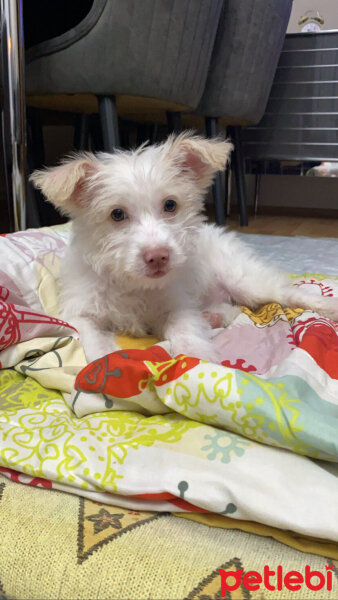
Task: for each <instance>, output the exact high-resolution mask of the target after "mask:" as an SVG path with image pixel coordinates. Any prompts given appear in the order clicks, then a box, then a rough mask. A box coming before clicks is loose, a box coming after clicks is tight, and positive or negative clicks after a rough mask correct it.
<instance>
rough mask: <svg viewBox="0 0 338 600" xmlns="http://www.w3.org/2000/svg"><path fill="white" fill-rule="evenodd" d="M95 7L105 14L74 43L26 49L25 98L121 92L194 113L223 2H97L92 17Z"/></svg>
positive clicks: (65, 39)
mask: <svg viewBox="0 0 338 600" xmlns="http://www.w3.org/2000/svg"><path fill="white" fill-rule="evenodd" d="M97 3H98V4H99V5H101V6H102V5H104V6H103V10H102V12H101V14H100V15H99V18H98V19H97V20H96V22H95V23H94V24H93V26H92V27H91V28H90V29H89V30H84V32H83V35H82V36H80V37H79V36H78V29H79V26H78V27H77V28H74V39H73V40H71V32H67V33H66V34H65V36H66V37H65V36H59V37H58V38H56V39H55V40H54V41H53V40H49V41H47V42H46V43H45V45H44V44H40V45H39V48H37V49H35V50H34V48H32V49H31V50H30V57H32V56H33V57H34V60H32V62H30V63H29V64H28V65H27V69H26V89H27V93H28V94H30V95H37V94H64V93H70V94H73V93H85V94H86V93H92V94H95V95H113V94H126V95H135V96H146V97H151V98H159V99H163V100H168V101H171V102H176V103H178V104H182V105H186V106H187V107H192V108H195V107H196V106H197V104H198V101H199V99H200V97H201V95H202V93H203V90H204V86H205V81H206V77H207V73H208V68H209V63H210V58H211V53H212V49H213V46H214V40H215V36H216V32H217V27H218V22H219V16H220V13H221V9H222V5H223V1H222V0H212V1H210V0H179V1H175V2H172V1H168V0H108V1H106V0H95V1H94V4H93V8H92V11H91V13H93V11H95V5H96V4H97ZM70 8H71V3H70ZM91 13H90V14H91ZM90 14H89V15H88V18H89V17H90ZM54 43H55V49H54V51H53V44H54ZM46 47H47V50H48V52H47V53H46ZM46 54H47V55H46Z"/></svg>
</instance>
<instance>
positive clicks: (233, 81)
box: [196, 0, 292, 225]
mask: <svg viewBox="0 0 338 600" xmlns="http://www.w3.org/2000/svg"><path fill="white" fill-rule="evenodd" d="M291 6H292V0H250V1H248V0H225V2H224V5H223V10H222V13H221V17H220V21H219V27H218V31H217V36H216V40H215V46H214V50H213V54H212V58H211V64H210V68H209V74H208V78H207V82H206V87H205V90H204V93H203V96H202V98H201V100H200V103H199V105H198V108H197V110H196V112H197V113H198V114H201V115H204V116H205V117H206V128H207V132H208V134H209V135H215V134H217V132H218V124H219V123H221V124H222V125H223V126H226V127H227V126H231V129H230V132H231V134H232V136H233V141H234V148H235V150H234V157H233V162H234V172H235V178H236V184H237V185H236V187H237V196H238V199H239V206H240V218H241V224H242V225H247V222H248V220H247V211H246V197H245V178H244V162H243V154H242V149H241V126H243V125H249V124H254V123H258V122H259V120H260V119H261V117H262V116H263V114H264V111H265V107H266V104H267V101H268V98H269V93H270V89H271V86H272V82H273V78H274V74H275V71H276V68H277V64H278V59H279V56H280V52H281V49H282V46H283V42H284V38H285V33H286V29H287V25H288V21H289V17H290V12H291ZM214 198H215V208H216V221H217V222H218V223H219V224H221V223H223V222H224V218H225V208H224V204H225V203H224V196H223V193H222V179H221V177H218V178H216V180H215V186H214Z"/></svg>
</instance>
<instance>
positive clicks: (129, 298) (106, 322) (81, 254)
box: [31, 132, 338, 362]
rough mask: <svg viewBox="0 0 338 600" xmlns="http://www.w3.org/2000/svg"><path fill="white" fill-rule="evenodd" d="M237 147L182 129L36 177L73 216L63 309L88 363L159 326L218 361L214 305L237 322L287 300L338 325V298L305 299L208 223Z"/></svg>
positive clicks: (178, 345)
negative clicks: (250, 310) (208, 202)
mask: <svg viewBox="0 0 338 600" xmlns="http://www.w3.org/2000/svg"><path fill="white" fill-rule="evenodd" d="M230 151H231V144H229V143H227V142H224V141H221V140H219V139H213V140H207V139H203V138H201V137H197V136H194V135H192V134H191V133H190V132H185V133H182V134H181V135H178V136H177V137H174V136H171V137H169V139H168V140H167V141H166V142H165V143H163V144H161V145H157V146H143V147H141V148H139V149H138V150H135V151H128V152H116V153H115V154H105V153H101V154H98V155H94V154H90V153H84V154H79V155H77V156H75V157H73V158H70V159H68V160H67V161H65V162H64V163H63V164H62V165H60V166H58V167H55V168H50V169H46V170H45V171H37V172H35V173H34V174H33V175H32V178H31V179H32V181H33V182H34V184H35V185H36V186H37V187H38V188H40V189H41V190H42V192H43V193H44V195H45V196H46V198H47V200H49V201H50V202H52V203H53V204H54V205H55V206H56V207H57V208H58V209H59V210H61V212H62V213H65V214H67V215H70V216H71V217H72V218H73V219H74V222H73V236H72V241H71V244H70V246H69V248H68V249H67V253H66V256H65V259H64V261H63V268H62V292H61V302H62V314H63V318H64V319H65V320H67V321H69V322H70V323H71V324H73V325H74V326H75V327H76V328H77V329H78V331H79V334H80V339H81V341H82V343H83V345H84V348H85V352H86V355H87V358H88V360H93V359H95V358H98V357H99V356H102V355H104V354H107V353H108V352H112V351H114V350H115V349H116V345H115V343H114V332H120V333H122V332H124V333H127V332H128V333H130V334H132V335H134V336H143V335H145V334H149V333H152V334H153V335H155V336H157V337H159V338H161V339H168V340H169V341H170V342H171V349H172V353H173V354H174V355H175V354H178V353H184V354H188V355H192V356H196V357H199V358H203V359H207V360H210V361H213V362H218V361H219V360H220V357H219V356H218V355H217V349H216V347H215V346H214V345H213V342H212V335H211V326H210V324H209V322H208V321H207V319H206V318H205V315H204V316H203V314H202V313H203V311H207V312H208V313H209V314H213V313H217V314H218V315H221V324H222V325H227V324H229V323H230V322H231V321H232V320H233V319H234V318H235V317H236V315H238V314H239V312H240V308H239V306H238V305H240V304H245V305H246V306H249V307H257V306H259V305H261V304H263V303H265V302H269V301H276V302H279V303H280V304H282V305H284V306H297V307H303V308H312V309H313V310H316V311H318V312H319V313H322V314H324V315H326V316H328V317H330V318H332V319H334V320H338V300H337V299H333V298H324V297H321V296H317V295H313V296H312V295H309V294H306V295H305V294H304V292H303V291H302V290H301V289H300V288H298V287H297V286H292V284H291V283H290V280H289V278H288V276H287V275H284V274H282V273H279V272H278V271H277V270H276V269H274V268H273V267H271V266H269V265H266V264H264V263H263V262H262V261H261V260H259V259H258V258H257V257H255V256H254V255H253V253H252V251H251V250H250V249H248V248H247V247H246V246H245V245H244V244H243V243H242V242H240V241H239V240H238V239H237V238H236V236H235V235H234V234H233V233H226V231H225V230H224V229H222V228H218V227H215V226H213V225H208V224H205V223H204V220H205V219H204V217H203V216H202V209H203V199H204V196H205V193H206V191H207V189H208V187H209V186H210V184H211V183H212V180H213V176H214V174H215V173H216V172H217V171H221V170H223V169H224V168H225V165H226V162H227V159H228V157H229V154H230Z"/></svg>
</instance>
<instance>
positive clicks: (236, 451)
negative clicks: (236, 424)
mask: <svg viewBox="0 0 338 600" xmlns="http://www.w3.org/2000/svg"><path fill="white" fill-rule="evenodd" d="M204 439H205V440H210V442H209V444H207V445H206V446H203V448H201V450H205V451H208V450H210V452H209V454H208V455H207V459H208V460H216V459H218V460H220V461H221V462H222V463H225V464H228V463H229V462H230V461H231V459H232V458H233V456H243V454H244V452H245V451H246V449H247V448H248V447H249V446H252V444H251V442H249V441H248V440H245V439H244V438H242V437H240V436H239V435H236V434H234V433H228V432H224V431H215V433H214V435H205V436H204Z"/></svg>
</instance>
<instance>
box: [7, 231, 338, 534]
mask: <svg viewBox="0 0 338 600" xmlns="http://www.w3.org/2000/svg"><path fill="white" fill-rule="evenodd" d="M69 235H70V233H69V231H68V227H64V226H61V227H55V228H49V229H41V230H30V231H27V232H20V233H17V234H13V235H8V236H5V237H2V238H0V286H1V287H0V361H1V364H0V366H1V370H0V471H1V472H2V473H4V474H5V475H7V476H8V477H11V478H12V479H15V480H17V481H20V482H22V483H30V484H32V485H40V486H44V487H47V488H56V489H61V490H67V491H69V492H72V493H75V494H79V495H82V496H86V497H88V498H91V499H94V500H99V501H102V502H105V503H110V504H114V505H120V506H125V507H129V508H132V509H145V510H147V509H149V510H159V511H168V510H176V511H177V510H179V511H190V512H216V513H219V514H222V515H228V516H230V517H231V518H234V519H247V520H251V521H257V522H261V523H265V524H267V525H272V526H274V527H279V528H282V529H289V530H292V531H295V532H298V533H301V534H305V535H311V536H315V537H319V538H325V539H328V540H333V541H338V502H337V498H338V435H337V433H338V360H337V359H338V325H337V324H336V323H334V322H332V321H329V320H328V319H324V318H322V317H319V316H318V315H317V314H315V313H312V312H310V311H303V310H301V309H294V310H291V309H285V310H283V309H282V308H281V307H280V306H279V305H277V304H269V305H266V306H264V307H261V308H260V310H258V311H256V312H251V311H250V310H248V309H247V308H243V312H242V314H241V315H240V316H239V317H238V318H237V319H236V321H235V322H234V323H233V324H232V325H231V326H230V327H228V328H227V329H224V330H215V332H214V333H215V340H214V341H215V344H218V345H219V346H220V347H221V348H222V351H223V355H224V361H223V364H222V365H215V364H211V363H207V362H205V361H201V360H199V359H198V358H196V357H187V356H183V355H182V356H177V357H172V356H171V355H170V354H169V352H168V350H169V347H168V344H167V342H165V341H164V342H161V343H156V340H154V339H152V338H149V339H143V340H132V339H131V338H119V340H118V343H119V345H120V347H121V350H120V351H117V352H115V353H113V354H110V355H108V356H106V357H102V358H99V359H98V360H97V361H95V362H94V363H92V364H90V365H86V360H85V356H84V352H83V349H82V347H81V344H80V343H79V341H78V336H77V332H76V330H75V329H74V328H73V327H72V324H71V323H65V322H64V321H62V320H61V319H59V317H58V304H57V287H58V270H59V262H60V258H61V256H62V254H63V251H64V248H65V245H66V243H67V241H68V238H69ZM294 284H295V285H302V286H311V287H312V288H313V289H315V290H316V291H317V293H318V294H324V295H338V280H337V279H336V278H334V277H330V278H329V277H325V276H323V275H316V276H312V275H310V276H304V277H302V278H297V279H296V278H295V279H294Z"/></svg>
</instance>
